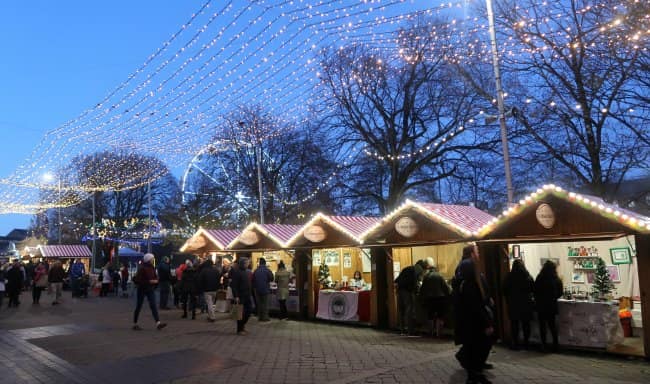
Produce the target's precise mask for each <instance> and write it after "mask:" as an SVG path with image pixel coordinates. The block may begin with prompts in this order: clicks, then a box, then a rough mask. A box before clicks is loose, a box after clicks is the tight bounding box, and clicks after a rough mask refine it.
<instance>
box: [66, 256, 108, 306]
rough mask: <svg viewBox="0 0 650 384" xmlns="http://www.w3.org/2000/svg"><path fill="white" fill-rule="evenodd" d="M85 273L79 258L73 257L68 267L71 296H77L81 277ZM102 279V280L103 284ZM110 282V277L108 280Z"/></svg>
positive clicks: (84, 267)
mask: <svg viewBox="0 0 650 384" xmlns="http://www.w3.org/2000/svg"><path fill="white" fill-rule="evenodd" d="M85 274H86V266H85V265H84V263H82V262H81V260H80V259H75V260H74V262H73V263H72V266H71V267H70V289H72V297H79V296H81V295H80V294H79V284H80V283H81V278H82V277H83V275H85ZM103 283H104V281H102V285H103ZM108 283H110V279H109V281H108Z"/></svg>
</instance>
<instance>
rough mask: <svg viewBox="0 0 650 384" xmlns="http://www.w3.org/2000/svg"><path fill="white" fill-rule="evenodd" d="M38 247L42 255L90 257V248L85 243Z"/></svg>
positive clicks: (61, 257)
mask: <svg viewBox="0 0 650 384" xmlns="http://www.w3.org/2000/svg"><path fill="white" fill-rule="evenodd" d="M38 249H39V250H40V251H41V255H42V256H43V257H57V258H60V259H63V258H75V257H91V256H92V253H90V248H88V246H87V245H80V244H76V245H59V244H57V245H39V246H38Z"/></svg>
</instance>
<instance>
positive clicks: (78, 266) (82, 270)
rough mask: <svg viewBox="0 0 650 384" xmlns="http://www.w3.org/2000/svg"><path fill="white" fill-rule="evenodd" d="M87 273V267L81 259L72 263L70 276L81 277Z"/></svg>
mask: <svg viewBox="0 0 650 384" xmlns="http://www.w3.org/2000/svg"><path fill="white" fill-rule="evenodd" d="M85 274H86V267H85V266H84V264H83V263H82V262H81V261H77V262H76V263H74V264H72V267H71V268H70V277H71V278H73V279H81V276H83V275H85Z"/></svg>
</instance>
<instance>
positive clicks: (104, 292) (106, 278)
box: [77, 262, 113, 297]
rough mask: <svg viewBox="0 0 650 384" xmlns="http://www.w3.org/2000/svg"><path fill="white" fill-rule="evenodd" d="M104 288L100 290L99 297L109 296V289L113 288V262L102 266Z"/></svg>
mask: <svg viewBox="0 0 650 384" xmlns="http://www.w3.org/2000/svg"><path fill="white" fill-rule="evenodd" d="M101 273H102V289H101V291H99V297H106V296H108V291H109V290H110V288H111V282H112V281H113V276H111V264H110V262H108V263H106V265H104V268H102V272H101ZM78 289H79V288H78V285H77V290H78Z"/></svg>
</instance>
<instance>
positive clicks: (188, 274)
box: [181, 267, 199, 295]
mask: <svg viewBox="0 0 650 384" xmlns="http://www.w3.org/2000/svg"><path fill="white" fill-rule="evenodd" d="M197 280H198V275H197V274H196V269H194V267H187V268H185V270H184V271H183V277H182V278H181V292H183V294H190V295H196V294H198V293H199V286H198V281H197Z"/></svg>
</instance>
